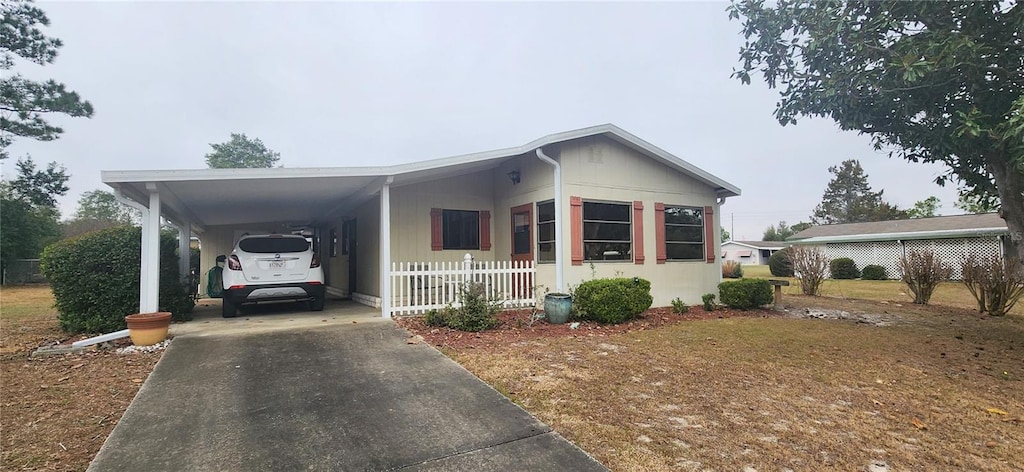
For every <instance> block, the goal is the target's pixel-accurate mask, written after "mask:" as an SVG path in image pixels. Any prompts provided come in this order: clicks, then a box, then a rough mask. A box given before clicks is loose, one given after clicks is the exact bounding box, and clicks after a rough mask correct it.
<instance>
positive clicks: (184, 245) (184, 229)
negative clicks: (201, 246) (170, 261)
mask: <svg viewBox="0 0 1024 472" xmlns="http://www.w3.org/2000/svg"><path fill="white" fill-rule="evenodd" d="M191 250H192V219H190V218H189V217H187V216H186V217H184V220H183V221H182V222H181V226H178V256H179V257H178V276H179V277H181V280H182V281H184V282H186V283H192V282H191V281H190V279H189V273H188V271H189V269H190V268H191V265H190V264H189V262H190V260H191V257H190V256H191V255H192V251H191ZM192 288H194V287H189V289H190V290H191V289H192ZM190 293H191V292H190Z"/></svg>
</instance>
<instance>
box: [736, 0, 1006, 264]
mask: <svg viewBox="0 0 1024 472" xmlns="http://www.w3.org/2000/svg"><path fill="white" fill-rule="evenodd" d="M729 16H730V18H733V19H738V20H740V21H741V23H742V34H743V35H744V37H745V38H746V42H745V44H744V46H743V47H742V48H741V49H740V55H739V58H740V63H741V67H740V68H739V69H737V70H736V71H735V72H734V73H733V77H735V78H737V79H739V80H740V81H742V82H744V83H750V81H751V76H752V75H753V74H760V75H761V76H762V77H763V79H764V81H765V83H766V84H767V85H768V87H769V88H773V89H778V91H779V97H780V98H779V101H778V104H777V106H776V109H775V117H776V119H777V120H778V121H779V123H781V124H782V125H788V124H795V123H796V121H797V118H799V117H825V118H830V119H832V120H833V121H835V122H836V124H838V125H839V127H840V128H842V129H844V130H853V131H857V132H860V133H863V134H867V135H868V136H869V137H870V138H871V141H872V143H873V144H874V146H875V148H876V149H885V150H888V151H889V152H890V155H894V156H898V157H901V158H903V159H907V160H909V161H911V162H937V163H942V164H945V165H946V167H947V172H946V173H945V174H943V175H940V176H939V177H937V178H936V181H937V183H939V184H944V183H946V182H947V181H956V182H957V183H958V184H959V185H960V186H961V187H962V188H964V189H966V191H968V192H970V193H972V194H975V195H980V196H993V195H996V196H998V197H999V201H1000V204H1001V210H1000V215H1001V216H1002V217H1003V218H1004V219H1005V220H1006V222H1007V226H1008V227H1009V229H1010V239H1011V240H1012V241H1013V243H1014V246H1015V247H1016V249H1014V251H1013V252H1015V253H1016V255H1017V257H1018V259H1024V244H1022V242H1024V241H1022V238H1024V28H1022V26H1021V25H1024V3H1022V2H932V1H902V0H885V1H874V2H817V1H813V0H779V1H776V2H772V3H770V4H766V3H765V2H764V1H763V0H734V2H733V3H732V4H731V5H730V6H729Z"/></svg>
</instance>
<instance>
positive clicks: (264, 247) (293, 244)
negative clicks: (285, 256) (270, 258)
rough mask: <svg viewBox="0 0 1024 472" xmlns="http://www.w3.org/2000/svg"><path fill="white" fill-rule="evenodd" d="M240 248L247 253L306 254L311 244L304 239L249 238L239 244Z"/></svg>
mask: <svg viewBox="0 0 1024 472" xmlns="http://www.w3.org/2000/svg"><path fill="white" fill-rule="evenodd" d="M238 248H239V249H241V250H243V251H245V252H254V253H262V254H266V253H278V252H305V251H306V250H307V249H309V243H308V242H306V240H305V239H304V238H247V239H243V240H241V241H240V242H239V243H238Z"/></svg>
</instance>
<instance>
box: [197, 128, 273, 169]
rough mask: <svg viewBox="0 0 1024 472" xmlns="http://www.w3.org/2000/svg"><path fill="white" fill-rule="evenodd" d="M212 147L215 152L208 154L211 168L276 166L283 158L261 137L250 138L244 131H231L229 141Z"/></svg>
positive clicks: (207, 158)
mask: <svg viewBox="0 0 1024 472" xmlns="http://www.w3.org/2000/svg"><path fill="white" fill-rule="evenodd" d="M210 147H211V148H213V152H211V153H209V154H207V155H206V165H207V166H209V167H210V168H211V169H242V168H265V167H274V165H275V164H277V161H279V160H281V154H280V153H278V152H274V151H272V150H270V149H267V146H265V145H264V144H263V141H260V140H259V138H250V137H248V136H246V135H245V134H244V133H241V134H239V133H231V139H230V140H229V141H228V142H226V143H221V144H211V145H210Z"/></svg>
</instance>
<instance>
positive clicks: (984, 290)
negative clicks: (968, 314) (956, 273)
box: [960, 254, 1024, 316]
mask: <svg viewBox="0 0 1024 472" xmlns="http://www.w3.org/2000/svg"><path fill="white" fill-rule="evenodd" d="M960 271H961V273H962V274H963V282H964V285H966V286H967V290H969V291H970V292H971V295H974V300H975V301H977V302H978V311H980V312H982V313H988V314H989V315H991V316H1003V315H1005V314H1006V313H1008V312H1009V311H1010V310H1011V309H1013V307H1014V305H1016V304H1017V302H1018V301H1019V300H1020V298H1021V296H1022V295H1024V270H1022V269H1021V265H1020V264H1019V263H1017V262H1016V261H1015V260H1012V259H1011V260H1007V261H1003V259H1002V258H1001V257H999V256H989V257H987V258H978V257H977V256H976V255H974V254H971V255H970V256H968V257H965V258H963V259H961V261H960Z"/></svg>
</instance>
